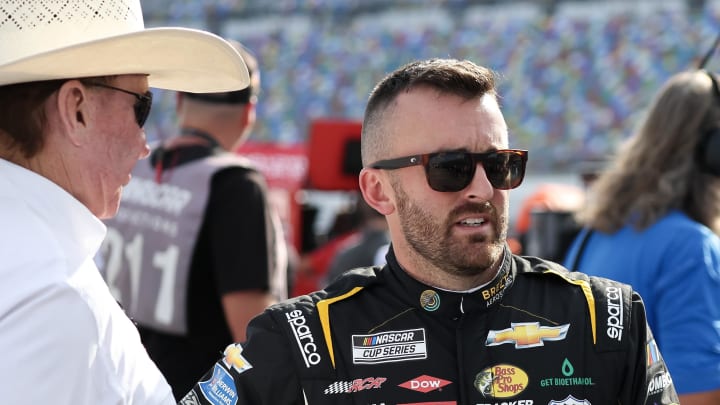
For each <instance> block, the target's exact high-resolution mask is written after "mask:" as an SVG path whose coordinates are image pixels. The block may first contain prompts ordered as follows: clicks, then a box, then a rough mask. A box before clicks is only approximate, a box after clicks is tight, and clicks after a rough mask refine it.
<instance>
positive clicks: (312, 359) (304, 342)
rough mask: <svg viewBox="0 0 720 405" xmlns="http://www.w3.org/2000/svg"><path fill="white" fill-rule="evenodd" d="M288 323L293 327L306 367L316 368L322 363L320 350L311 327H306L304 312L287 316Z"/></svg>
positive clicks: (291, 312)
mask: <svg viewBox="0 0 720 405" xmlns="http://www.w3.org/2000/svg"><path fill="white" fill-rule="evenodd" d="M285 317H287V320H288V323H289V324H290V325H291V327H292V331H293V334H294V335H295V341H296V342H297V345H298V348H300V354H301V355H302V357H303V360H305V367H307V368H310V366H315V365H317V364H318V363H320V359H321V357H320V355H319V354H318V352H317V351H318V348H317V345H316V344H315V338H314V337H313V335H312V332H311V331H310V327H309V326H307V325H306V323H307V321H306V320H305V315H303V313H302V311H300V310H297V309H296V310H294V311H290V312H288V313H286V314H285Z"/></svg>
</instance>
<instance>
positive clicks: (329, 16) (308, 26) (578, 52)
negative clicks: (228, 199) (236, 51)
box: [144, 0, 720, 171]
mask: <svg viewBox="0 0 720 405" xmlns="http://www.w3.org/2000/svg"><path fill="white" fill-rule="evenodd" d="M149 3H152V4H154V5H155V6H153V7H147V6H146V5H145V4H144V7H146V14H147V15H146V16H145V19H146V23H147V25H149V26H157V25H164V24H168V23H171V24H174V25H184V26H191V27H201V28H204V29H209V30H211V31H214V32H217V33H218V34H220V35H223V36H226V37H232V38H235V39H238V40H239V41H241V42H243V43H244V44H246V45H247V46H248V47H249V48H250V49H252V50H253V51H254V52H255V53H256V54H257V55H258V57H259V59H260V62H261V66H262V69H261V70H262V79H263V87H262V97H261V102H260V105H259V108H258V118H259V123H258V126H257V128H256V131H255V132H254V134H253V139H254V140H257V141H267V142H281V143H298V142H303V141H304V140H305V137H306V134H307V130H308V125H309V122H310V120H312V119H313V118H319V117H331V118H349V119H360V118H361V117H362V113H363V108H364V105H365V101H366V99H367V95H368V93H369V92H370V91H371V89H372V86H373V85H374V83H376V82H377V81H378V80H379V79H380V78H381V77H382V76H383V75H384V74H386V73H387V72H388V71H390V70H392V69H394V68H395V67H397V66H399V65H400V64H402V63H405V62H408V61H410V60H413V59H418V58H429V57H454V58H467V59H471V60H473V61H475V62H477V63H480V64H483V65H486V66H489V67H491V68H493V69H495V70H497V71H498V72H499V73H500V78H499V90H500V94H501V96H502V99H501V103H502V106H503V109H504V111H505V115H506V118H507V121H508V124H509V127H510V132H511V146H513V147H520V148H527V149H530V150H531V159H530V165H531V167H532V168H534V169H535V170H547V171H553V170H563V169H567V168H568V167H571V165H574V164H576V163H577V161H578V160H582V159H591V158H594V157H597V156H603V155H607V154H609V153H612V151H613V150H614V149H615V148H616V147H617V146H618V144H619V143H620V142H621V141H622V140H623V139H624V138H625V137H626V136H627V135H628V134H629V132H630V131H631V130H632V129H633V126H634V125H635V123H636V122H637V120H638V117H639V116H640V115H641V114H642V112H643V108H644V107H645V106H646V105H647V104H648V103H649V101H650V100H649V98H650V97H651V96H652V95H653V93H654V92H655V91H656V90H657V88H658V86H659V85H660V84H661V83H662V82H663V81H664V80H665V79H666V78H668V77H669V76H670V75H672V74H673V73H675V72H677V71H680V70H684V69H691V68H694V67H695V66H696V64H697V61H698V60H699V59H700V58H701V56H702V55H703V54H704V53H705V52H706V51H707V49H708V48H709V47H710V45H711V44H712V43H713V41H714V40H715V36H716V35H717V33H718V31H719V30H720V1H719V0H715V1H711V0H708V1H706V2H705V4H704V6H703V9H702V10H699V11H697V10H691V9H689V8H688V6H687V3H686V2H685V1H683V0H652V1H640V0H636V1H600V0H598V1H591V2H588V1H584V2H560V3H558V4H557V6H556V7H555V9H554V11H553V13H552V14H548V13H546V10H545V9H544V8H542V7H541V6H540V5H539V2H519V1H515V2H509V3H505V2H487V3H497V4H485V5H482V4H481V5H471V6H470V5H465V2H462V1H432V0H424V1H405V2H398V4H399V5H397V6H394V7H391V8H388V7H387V6H385V7H380V6H379V4H380V3H387V2H380V1H369V0H363V1H361V0H356V1H350V0H346V1H339V0H335V1H333V0H313V1H299V0H296V1H293V0H282V1H281V0H275V1H272V2H264V1H242V2H241V1H230V0H225V1H222V0H215V1H209V0H205V1H199V0H193V1H178V0H172V1H171V2H170V3H168V2H164V1H162V2H161V1H153V2H147V4H149ZM260 3H262V4H273V6H272V9H270V10H269V11H268V10H265V11H266V12H264V13H263V12H261V11H262V9H261V6H260V5H259V4H260ZM162 4H165V7H163V6H162ZM168 4H173V5H174V6H168ZM358 4H363V5H364V7H363V8H359V7H360V6H358ZM473 4H477V3H473ZM156 6H157V7H156ZM243 7H244V8H243ZM268 7H270V6H268ZM244 10H249V11H252V13H250V12H249V11H248V14H251V15H250V16H249V17H248V16H247V15H246V13H244V12H243V11H244ZM323 10H324V11H323ZM719 66H720V55H718V56H717V58H716V59H715V60H712V61H711V62H710V64H709V66H708V68H710V69H713V70H718V69H717V67H719ZM172 101H173V98H172V97H171V96H170V95H167V94H164V95H163V94H160V95H158V103H157V104H156V106H155V107H154V112H153V114H152V115H151V121H150V122H149V124H148V136H149V137H153V136H160V137H162V136H165V135H166V134H168V133H169V132H172V131H173V128H172V123H173V120H174V117H173V115H172V109H173V106H172Z"/></svg>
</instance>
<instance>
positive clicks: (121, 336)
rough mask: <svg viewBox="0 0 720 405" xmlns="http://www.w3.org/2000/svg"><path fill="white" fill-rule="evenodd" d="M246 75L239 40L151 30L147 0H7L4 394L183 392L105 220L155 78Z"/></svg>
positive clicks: (231, 82)
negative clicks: (149, 328) (106, 264)
mask: <svg viewBox="0 0 720 405" xmlns="http://www.w3.org/2000/svg"><path fill="white" fill-rule="evenodd" d="M247 84H248V72H247V68H246V66H245V64H244V62H243V60H242V57H241V56H240V55H239V54H238V52H237V51H236V50H235V48H233V46H231V45H230V44H229V43H227V42H226V41H224V40H223V39H221V38H219V37H217V36H216V35H213V34H210V33H208V32H204V31H197V30H190V29H184V28H155V29H145V28H144V23H143V18H142V10H141V7H140V2H139V0H85V1H56V0H53V1H51V0H33V1H27V0H22V1H21V0H0V257H2V260H0V280H2V282H0V353H2V361H0V381H2V383H0V386H1V387H2V389H0V395H1V397H2V401H3V402H4V403H10V404H40V403H52V404H73V405H78V404H93V405H97V404H113V405H115V404H171V403H173V404H174V403H175V401H174V399H173V396H172V394H171V391H170V387H169V386H168V384H167V383H166V381H165V379H164V377H163V376H162V375H161V373H160V372H159V371H158V369H157V368H156V367H155V365H154V364H153V362H152V361H151V360H150V358H149V357H148V355H147V353H146V351H145V349H144V348H143V346H142V344H141V342H140V339H139V336H138V333H137V330H136V328H135V326H134V325H133V323H132V322H131V321H130V319H129V318H127V317H126V316H125V314H124V312H123V310H122V309H121V308H120V306H119V305H118V304H117V303H116V301H115V300H114V298H113V297H112V295H111V294H110V292H109V290H108V287H107V286H106V284H105V283H104V282H103V280H102V278H101V277H100V274H99V273H98V270H97V268H96V267H95V265H94V262H93V257H94V256H95V253H96V251H97V249H98V247H99V246H100V243H101V242H102V241H103V238H104V237H105V232H106V228H105V226H104V225H103V224H102V222H101V221H100V218H109V217H112V216H113V215H115V213H116V211H117V209H118V205H119V202H120V196H121V192H122V188H123V186H124V185H126V184H127V183H128V182H129V181H130V171H131V170H132V168H133V167H134V166H135V163H136V162H137V161H138V160H139V159H142V158H144V157H145V156H147V154H148V152H149V149H148V146H147V143H146V139H145V134H144V132H143V129H142V125H143V124H144V122H145V120H146V118H147V116H148V113H149V111H150V104H151V102H152V93H150V92H149V91H148V88H149V87H157V88H163V89H170V90H179V91H188V92H219V91H231V90H239V89H242V88H244V87H246V86H247ZM125 253H126V254H127V255H128V256H131V257H132V256H133V255H135V254H137V252H135V251H133V250H132V249H127V250H126V252H125ZM165 259H167V260H171V259H172V257H169V256H168V257H165ZM162 293H163V291H159V294H158V299H159V300H162V298H163V295H162Z"/></svg>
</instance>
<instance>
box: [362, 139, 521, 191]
mask: <svg viewBox="0 0 720 405" xmlns="http://www.w3.org/2000/svg"><path fill="white" fill-rule="evenodd" d="M527 159H528V151H526V150H520V149H502V150H496V151H493V152H486V153H470V152H437V153H426V154H423V155H415V156H406V157H401V158H396V159H388V160H381V161H378V162H375V163H373V164H372V165H370V167H372V168H373V169H386V170H393V169H400V168H403V167H409V166H417V165H422V166H423V167H425V177H426V178H427V182H428V185H429V186H430V188H432V189H433V190H435V191H443V192H455V191H460V190H462V189H464V188H465V187H467V186H468V185H469V184H470V182H471V181H472V179H473V177H475V169H476V168H477V164H478V163H482V165H483V168H484V169H485V174H486V175H487V178H488V180H489V181H490V184H491V185H492V186H493V187H494V188H496V189H498V190H510V189H513V188H515V187H517V186H519V185H520V183H522V181H523V178H524V177H525V166H526V163H527Z"/></svg>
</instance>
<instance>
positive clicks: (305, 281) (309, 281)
mask: <svg viewBox="0 0 720 405" xmlns="http://www.w3.org/2000/svg"><path fill="white" fill-rule="evenodd" d="M357 235H358V232H357V231H351V232H347V233H344V234H342V235H339V236H337V237H335V238H334V239H331V240H329V241H328V242H327V243H325V244H324V245H322V246H320V247H319V248H317V249H315V250H313V251H312V252H310V253H307V254H306V255H305V256H304V257H303V258H302V260H301V263H300V268H299V269H298V271H297V273H296V274H295V282H294V284H293V289H292V291H291V292H290V296H292V297H297V296H298V295H304V294H309V293H311V292H313V291H317V290H319V289H321V288H323V287H324V285H321V284H323V282H324V281H325V274H326V273H327V270H328V266H330V261H331V260H332V259H333V257H334V256H335V253H337V251H338V249H340V248H341V247H343V246H344V243H345V241H347V240H349V239H351V238H353V237H355V236H357Z"/></svg>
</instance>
